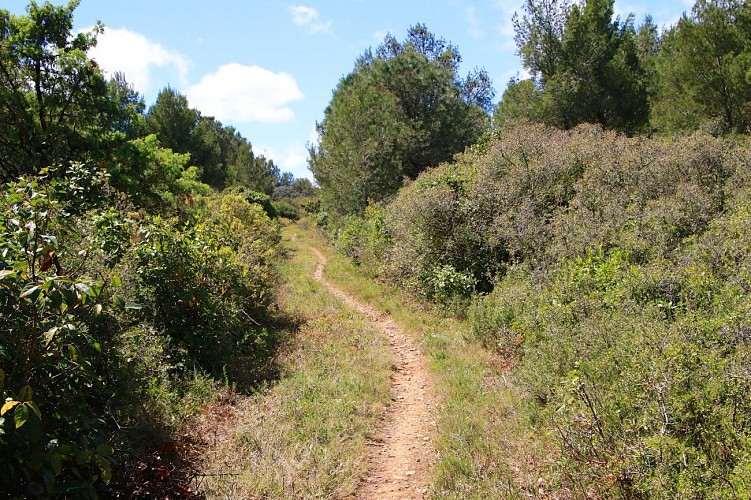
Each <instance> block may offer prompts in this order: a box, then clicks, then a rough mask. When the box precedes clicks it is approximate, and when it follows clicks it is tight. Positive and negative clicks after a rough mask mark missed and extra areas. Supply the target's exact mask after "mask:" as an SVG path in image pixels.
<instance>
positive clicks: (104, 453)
mask: <svg viewBox="0 0 751 500" xmlns="http://www.w3.org/2000/svg"><path fill="white" fill-rule="evenodd" d="M114 453H115V449H114V448H112V446H110V445H109V444H108V443H102V444H100V445H98V446H97V447H96V454H97V455H99V456H101V457H110V456H112V455H113V454H114Z"/></svg>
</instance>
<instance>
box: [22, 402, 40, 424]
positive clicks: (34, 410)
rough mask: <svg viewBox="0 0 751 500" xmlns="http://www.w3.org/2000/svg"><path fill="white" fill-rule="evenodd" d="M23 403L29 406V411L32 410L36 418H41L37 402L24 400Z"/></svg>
mask: <svg viewBox="0 0 751 500" xmlns="http://www.w3.org/2000/svg"><path fill="white" fill-rule="evenodd" d="M24 404H26V405H28V407H29V408H31V411H33V412H34V414H35V415H36V416H37V418H38V419H39V420H41V419H42V411H41V410H40V409H39V407H38V406H37V404H36V403H35V402H33V401H28V402H26V403H24Z"/></svg>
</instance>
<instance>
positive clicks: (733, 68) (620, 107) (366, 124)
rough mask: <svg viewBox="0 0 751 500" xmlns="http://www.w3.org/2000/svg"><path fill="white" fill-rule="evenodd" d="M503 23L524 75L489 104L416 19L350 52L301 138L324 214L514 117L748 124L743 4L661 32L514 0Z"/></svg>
mask: <svg viewBox="0 0 751 500" xmlns="http://www.w3.org/2000/svg"><path fill="white" fill-rule="evenodd" d="M513 23H514V30H515V42H516V45H517V48H518V54H519V56H520V57H521V59H522V62H523V65H524V68H525V70H526V71H527V72H528V73H529V74H530V75H531V77H530V78H527V79H518V78H513V79H511V81H510V82H509V84H508V87H507V88H506V90H505V91H504V92H503V95H502V98H501V100H500V102H499V103H498V104H497V105H496V106H493V105H492V99H493V95H494V91H493V88H492V82H491V81H490V78H489V77H488V75H487V73H486V72H485V71H484V70H474V71H473V72H472V73H470V74H469V75H468V76H467V77H466V78H461V77H460V76H459V74H458V67H459V63H460V62H461V56H460V55H459V51H458V49H457V48H456V47H455V46H453V45H451V44H450V43H448V42H446V41H445V40H443V39H440V38H438V37H436V36H435V35H434V34H432V33H430V32H429V31H428V29H427V27H426V26H425V25H422V24H417V25H415V26H413V27H412V28H410V30H409V32H408V34H407V38H406V39H405V40H404V41H403V42H399V41H397V40H396V39H395V38H394V37H393V36H391V35H388V36H387V37H386V38H385V39H384V41H383V43H382V44H381V45H380V46H379V47H377V48H376V49H375V51H373V50H368V51H366V52H365V53H364V54H363V55H362V56H361V57H359V58H358V59H357V61H356V62H355V68H354V70H353V71H352V72H351V73H350V74H348V75H345V76H344V77H343V78H342V79H341V80H340V82H339V84H338V86H337V87H336V89H335V90H334V92H333V95H332V98H331V102H330V104H329V105H328V107H327V108H326V110H325V113H324V118H323V120H322V121H321V122H320V123H318V124H317V129H318V136H319V137H318V142H317V144H313V145H310V146H309V160H308V161H309V167H310V170H311V171H312V173H313V175H314V177H315V179H316V181H317V183H318V185H319V186H320V187H321V200H322V205H323V207H324V209H325V210H327V211H330V212H332V213H333V214H335V215H346V214H362V213H363V211H364V210H365V207H367V205H368V204H369V203H371V202H374V201H375V202H377V201H381V200H384V199H388V198H390V197H392V196H393V195H394V194H395V193H396V192H397V191H398V190H399V189H400V188H401V187H403V186H405V185H407V184H409V182H410V181H411V180H413V179H415V178H416V177H417V175H418V174H419V173H420V172H422V171H424V170H425V169H427V168H428V167H435V166H438V165H439V164H440V163H441V162H446V161H452V160H453V157H454V155H455V154H456V153H460V152H462V151H463V150H464V149H465V148H466V147H468V146H470V145H472V144H474V143H476V142H477V141H478V140H479V139H480V138H481V137H482V136H483V134H485V133H489V132H491V131H492V130H500V129H503V128H504V127H506V126H507V125H509V124H511V123H513V122H516V121H519V120H524V121H531V122H536V123H543V124H546V125H551V126H554V127H557V128H560V129H564V130H569V129H572V128H574V127H576V126H578V125H580V124H584V123H594V124H599V125H601V126H603V127H604V128H605V129H607V130H615V131H617V132H621V133H625V134H627V135H629V136H633V135H637V134H647V135H653V134H658V135H666V134H676V133H678V134H682V133H687V132H691V131H695V130H699V129H701V130H703V131H705V132H708V133H710V134H713V135H723V134H728V133H732V134H745V133H748V132H749V130H751V129H750V127H751V5H749V4H748V3H747V2H744V1H740V0H697V1H696V3H695V5H694V7H693V8H692V10H691V12H690V13H684V15H683V16H682V17H681V19H680V20H679V21H678V22H677V23H676V24H675V25H673V26H671V27H670V28H667V29H665V30H663V31H662V32H660V30H659V28H658V26H657V25H656V24H655V23H654V20H653V19H652V17H651V16H646V18H645V20H644V22H643V23H642V24H641V25H639V26H638V27H637V26H636V25H635V23H634V16H633V14H629V15H628V16H626V18H625V19H621V18H620V17H619V16H615V9H614V0H582V1H578V2H577V1H574V0H526V1H525V4H524V7H523V10H522V11H521V12H519V13H517V14H516V15H515V16H514V18H513ZM491 112H492V114H493V116H492V120H491V119H490V113H491ZM491 123H492V124H491Z"/></svg>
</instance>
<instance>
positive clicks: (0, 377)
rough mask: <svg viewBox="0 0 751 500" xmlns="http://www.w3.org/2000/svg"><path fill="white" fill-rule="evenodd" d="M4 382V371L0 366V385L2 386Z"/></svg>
mask: <svg viewBox="0 0 751 500" xmlns="http://www.w3.org/2000/svg"><path fill="white" fill-rule="evenodd" d="M4 382H5V372H4V371H3V369H2V368H0V386H2V385H3V383H4Z"/></svg>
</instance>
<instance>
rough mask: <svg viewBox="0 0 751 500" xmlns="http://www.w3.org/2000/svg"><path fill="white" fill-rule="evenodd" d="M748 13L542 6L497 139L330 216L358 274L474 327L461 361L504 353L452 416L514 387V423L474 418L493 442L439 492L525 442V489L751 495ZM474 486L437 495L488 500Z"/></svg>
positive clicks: (526, 33)
mask: <svg viewBox="0 0 751 500" xmlns="http://www.w3.org/2000/svg"><path fill="white" fill-rule="evenodd" d="M748 15H749V9H748V7H747V6H746V5H745V4H742V3H737V2H703V1H701V2H697V3H696V5H695V6H694V9H693V10H692V12H691V13H690V14H688V15H685V16H684V17H683V18H682V19H681V20H680V21H679V22H678V23H677V24H676V25H675V26H673V27H671V28H670V29H669V30H667V31H666V32H663V33H659V32H658V30H657V29H656V27H655V26H654V25H653V24H652V22H651V19H649V18H648V19H647V20H646V21H645V22H644V24H643V25H642V26H640V27H639V28H638V29H637V28H635V27H634V25H633V19H632V18H627V19H625V20H623V19H618V18H616V19H613V2H608V1H594V0H593V1H586V2H579V3H573V4H571V3H568V2H546V1H539V2H538V1H533V0H530V1H528V2H526V3H525V8H524V11H523V12H520V13H519V14H518V15H517V17H516V18H515V30H516V34H517V38H516V41H517V45H518V47H519V53H520V55H521V56H522V59H523V62H524V64H525V67H526V69H527V70H528V71H529V72H530V74H531V75H532V78H531V79H529V80H524V81H512V82H511V83H510V84H509V87H508V88H507V90H506V92H505V93H504V95H503V98H502V100H501V102H500V104H499V106H498V108H497V110H496V114H495V117H494V121H495V127H494V129H493V130H492V131H491V132H489V133H487V134H486V135H485V136H484V137H482V138H480V139H479V140H478V141H477V142H476V143H474V145H472V146H471V147H469V148H467V149H466V150H464V151H463V152H460V151H458V150H457V151H456V153H457V154H456V155H455V156H454V158H453V161H451V162H446V163H442V164H440V165H437V166H435V165H434V166H433V167H432V168H427V169H424V170H423V171H421V173H420V174H419V175H410V176H408V177H405V178H404V179H403V180H402V182H401V187H400V189H399V190H398V192H396V193H395V194H386V195H385V196H384V197H382V198H376V197H373V198H372V199H371V200H370V201H369V202H368V203H366V204H363V205H361V206H360V207H359V209H358V210H352V211H350V212H349V213H347V214H345V215H343V216H336V215H335V213H336V207H331V211H329V212H326V213H323V214H322V215H320V216H319V224H320V225H321V226H322V227H323V228H324V229H325V230H326V231H327V234H328V235H329V236H330V238H331V239H332V241H333V242H334V244H335V245H336V247H337V248H338V249H339V250H340V251H341V252H342V253H343V254H344V255H346V256H348V257H350V258H351V259H353V261H354V263H356V264H357V265H359V267H360V269H361V271H363V272H365V273H366V274H368V275H370V276H372V277H376V278H378V279H380V280H382V281H383V282H385V283H388V284H392V285H395V286H397V287H399V288H401V289H403V290H407V291H408V293H409V294H410V295H412V296H413V297H417V298H421V300H423V301H425V302H426V303H432V304H434V306H438V307H440V308H442V309H443V310H444V311H448V312H450V313H451V314H455V315H457V316H458V317H460V318H465V321H466V322H467V327H466V328H467V330H466V334H465V335H464V337H465V341H466V342H467V346H468V347H467V352H470V350H469V346H472V345H475V342H479V343H481V344H482V345H483V346H484V347H485V349H486V350H487V351H488V352H490V353H493V354H494V359H495V361H490V360H488V359H483V356H481V355H476V356H475V357H473V358H472V360H471V361H469V363H468V365H466V366H465V367H464V368H463V369H462V370H463V371H464V372H465V373H468V374H469V373H473V372H474V371H475V370H481V368H478V364H479V366H485V368H484V370H489V374H488V375H486V376H487V380H484V381H483V384H482V385H479V384H477V383H476V382H475V383H474V384H472V385H471V387H472V389H473V391H476V393H472V394H469V393H466V392H462V391H461V390H459V388H456V387H454V388H453V391H452V392H450V393H449V394H447V396H446V397H448V399H447V400H445V401H444V404H445V405H450V404H451V403H450V401H451V400H452V399H451V398H453V397H461V398H462V399H463V403H464V404H467V402H468V401H473V400H475V398H477V399H482V398H484V397H485V396H486V395H487V394H488V390H487V387H488V386H490V387H493V385H494V384H501V385H504V386H507V385H508V386H509V387H512V388H513V389H510V390H511V391H512V392H513V391H516V392H514V397H513V399H512V402H511V403H510V406H508V405H503V404H501V403H499V404H498V407H499V411H500V412H501V414H502V415H504V416H507V417H508V418H509V419H511V420H513V421H514V422H515V424H508V423H503V424H501V423H498V421H499V419H497V418H496V417H495V416H493V415H492V413H491V414H487V413H486V414H484V416H483V417H482V418H481V419H480V422H474V423H473V422H465V424H464V425H466V427H465V428H464V430H465V431H466V430H467V429H469V428H473V427H474V428H478V427H479V428H484V429H485V430H484V431H483V432H482V435H483V439H481V440H478V441H475V442H473V443H472V444H470V445H468V449H467V451H466V455H464V456H463V457H462V459H463V460H467V461H466V462H463V461H462V459H459V458H458V457H457V458H456V462H454V463H453V464H451V465H449V466H448V468H445V467H446V466H447V461H446V460H443V461H442V462H441V465H439V467H438V477H439V481H442V480H443V479H441V478H443V477H456V474H459V471H468V470H476V469H473V468H471V467H470V466H469V464H470V463H473V462H472V460H471V459H470V458H469V457H477V456H482V455H483V454H482V451H481V450H486V449H488V447H489V448H493V447H495V446H500V447H503V446H505V447H506V448H507V449H520V448H523V447H524V444H523V443H526V442H527V440H528V439H529V436H530V435H532V436H535V438H534V439H533V442H534V443H535V445H534V446H531V447H536V449H535V450H534V451H532V452H531V455H532V456H530V457H527V459H526V462H527V463H532V464H536V465H535V466H534V467H532V468H531V474H532V475H533V476H534V475H537V476H538V483H539V486H540V487H539V488H534V486H532V491H533V494H537V495H546V494H551V495H554V496H563V497H569V496H573V497H590V496H594V497H624V498H641V497H645V498H646V497H653V498H707V497H711V498H733V497H743V496H746V495H748V491H749V487H750V485H749V481H751V473H749V462H748V457H749V452H750V450H749V446H748V443H749V435H750V432H751V427H750V426H749V419H748V415H749V414H751V413H750V412H749V410H750V408H749V404H750V403H751V398H750V397H749V396H748V394H749V391H748V389H749V382H750V381H751V378H749V373H748V361H749V359H748V356H749V343H748V338H747V337H748V335H747V330H748V317H749V311H748V302H749V295H748V294H749V289H750V288H749V282H748V273H747V267H748V266H747V264H746V261H747V260H748V257H749V256H748V255H747V252H746V250H745V249H746V247H747V246H748V245H747V241H746V240H747V238H748V230H749V228H748V227H746V224H747V219H748V214H749V193H750V191H749V188H750V187H751V186H750V185H749V171H750V170H749V168H750V166H751V152H750V150H749V141H748V133H747V132H748V131H747V129H746V128H747V127H746V125H745V124H746V123H747V120H748V116H749V114H748V103H749V102H751V94H749V91H748V85H747V82H745V83H744V82H743V81H742V80H743V79H737V78H736V76H733V75H737V74H740V73H736V71H740V72H741V73H743V72H746V71H747V70H748V65H747V63H746V62H743V61H745V59H743V58H744V57H745V56H744V55H743V54H748V52H747V48H744V47H746V45H744V43H745V42H744V41H743V40H748V31H745V32H744V31H743V26H747V24H746V23H747V22H748ZM731 20H732V21H731ZM415 50H418V51H419V46H416V48H415ZM700 52H701V53H702V54H704V55H707V56H708V54H709V53H711V54H714V55H715V56H716V57H715V58H714V61H715V63H716V64H714V63H709V61H708V59H706V58H705V57H704V55H702V56H701V57H694V56H691V54H697V53H700ZM585 60H586V61H587V62H586V64H584V63H583V62H582V61H585ZM679 74H680V75H681V77H680V79H677V75H679ZM616 75H617V76H616ZM344 82H346V80H343V83H342V85H343V86H344V85H345V83H344ZM720 87H722V88H723V89H725V91H724V92H723V91H720ZM336 97H337V95H336V93H335V99H336ZM335 99H334V100H335ZM332 102H333V101H332ZM741 108H743V109H745V111H740V109H741ZM328 120H329V116H327V117H326V120H325V121H324V123H323V130H324V131H325V133H331V132H330V131H329V130H328V129H326V126H327V125H328V126H332V127H333V126H335V125H336V123H335V122H333V121H331V122H330V121H328ZM322 137H324V138H325V135H323V136H322ZM312 160H313V161H315V160H316V158H315V156H312ZM326 189H327V188H326V186H323V191H324V193H323V194H324V197H323V198H322V199H323V200H324V201H325V200H326V198H325V191H326ZM379 200H380V201H379ZM323 208H324V209H326V208H327V206H326V205H325V203H324V206H323ZM432 338H433V337H426V343H427V344H428V345H430V344H431V343H432V342H433V340H431V339H432ZM494 364H496V365H500V366H502V367H503V369H501V370H493V369H492V366H493V365H494ZM436 369H437V370H438V371H439V372H440V370H441V368H440V364H438V366H437V367H436ZM481 371H482V370H481ZM509 384H510V385H509ZM470 392H471V391H470ZM460 394H464V396H459V395H460ZM507 401H508V400H507ZM501 409H502V410H501ZM444 418H446V419H447V420H446V421H456V417H447V416H444ZM491 420H492V421H494V425H489V423H488V422H489V421H491ZM483 426H485V427H483ZM498 428H504V434H503V437H499V436H498V435H497V434H494V432H493V431H494V430H497V429H498ZM464 443H465V444H466V442H464ZM454 445H455V446H456V449H455V450H454V451H455V452H456V450H458V449H461V446H458V443H456V442H455V443H454ZM449 456H451V455H450V454H449ZM519 457H520V455H516V456H513V454H511V453H510V454H501V456H500V457H499V456H496V458H498V461H495V460H492V459H491V460H489V463H491V464H492V465H489V471H493V472H488V473H487V475H485V476H484V477H485V479H486V480H488V481H491V479H490V478H491V477H492V476H493V474H494V473H496V472H497V469H503V468H504V467H506V468H507V470H508V471H509V475H508V476H506V481H507V484H508V485H509V486H508V491H506V492H505V493H503V495H508V496H511V495H512V492H516V493H520V492H521V491H522V490H521V489H520V488H521V487H522V486H521V485H526V486H525V488H527V489H526V490H525V491H526V492H527V493H528V492H529V491H530V490H529V489H528V488H529V486H530V485H531V484H533V483H534V479H533V480H532V481H529V479H530V477H528V476H527V477H526V480H525V481H522V482H521V483H519V480H518V479H519V477H524V475H523V474H522V475H521V476H520V475H519V472H518V471H519V463H520V462H525V460H523V459H521V460H520V458H519ZM475 466H476V464H475ZM448 471H450V472H448ZM515 471H516V472H515ZM443 474H446V476H444V475H443ZM478 483H479V484H475V485H474V486H472V485H471V484H470V485H468V484H464V486H466V489H465V490H463V491H462V490H461V488H460V484H459V483H457V482H454V483H452V484H453V487H452V488H448V489H447V490H446V494H448V495H449V496H457V497H462V496H472V495H477V496H483V495H487V494H488V493H487V491H488V490H485V489H483V488H485V487H487V484H485V485H482V484H481V483H482V481H478ZM480 492H482V493H480ZM436 494H437V495H440V492H438V491H436ZM496 494H500V493H498V490H496Z"/></svg>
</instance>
